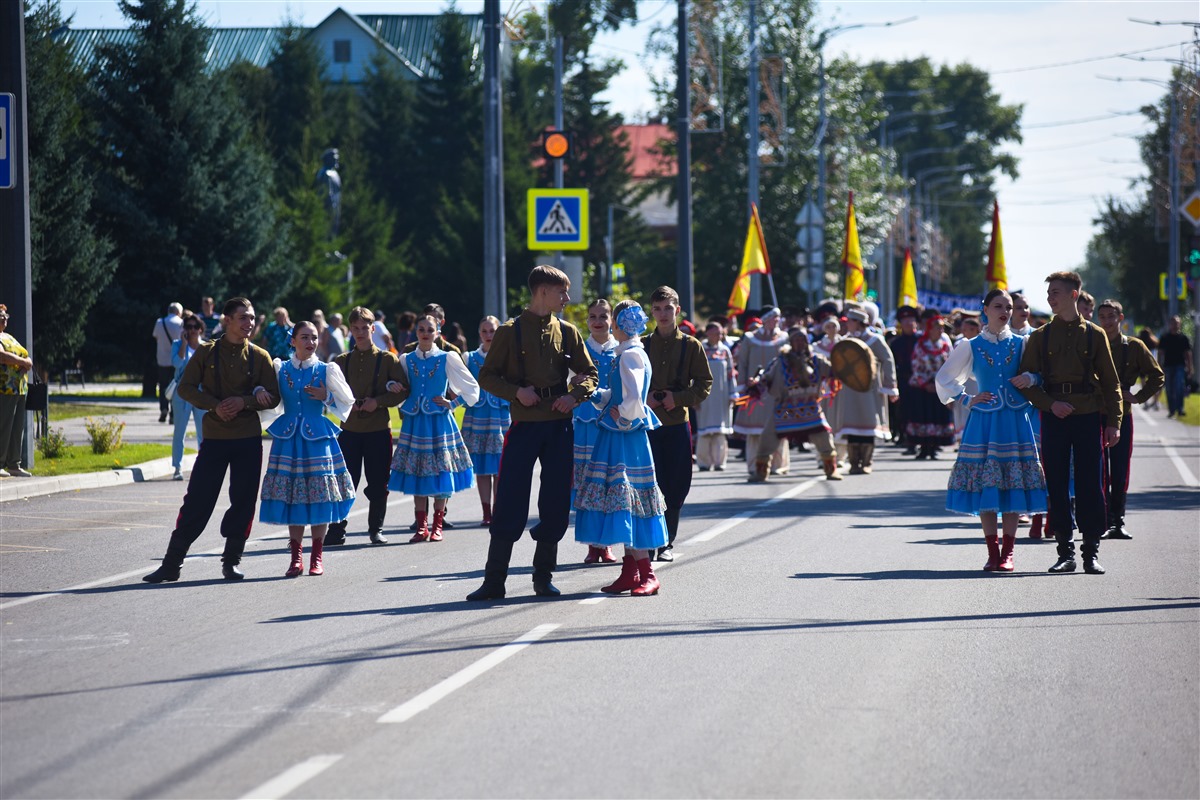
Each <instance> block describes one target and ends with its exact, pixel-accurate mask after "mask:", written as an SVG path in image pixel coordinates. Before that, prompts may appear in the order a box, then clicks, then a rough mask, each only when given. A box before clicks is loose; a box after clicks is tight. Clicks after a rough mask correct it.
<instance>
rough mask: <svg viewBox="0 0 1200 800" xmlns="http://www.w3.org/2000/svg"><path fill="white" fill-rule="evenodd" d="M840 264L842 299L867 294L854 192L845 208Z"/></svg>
mask: <svg viewBox="0 0 1200 800" xmlns="http://www.w3.org/2000/svg"><path fill="white" fill-rule="evenodd" d="M842 266H844V267H845V268H846V291H845V293H844V299H846V300H861V299H862V298H863V297H865V296H866V294H867V278H866V274H865V273H864V272H863V263H862V248H861V247H859V244H858V223H857V222H856V221H855V219H854V192H851V193H850V205H849V206H848V207H847V208H846V243H845V244H844V245H842Z"/></svg>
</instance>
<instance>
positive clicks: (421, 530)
mask: <svg viewBox="0 0 1200 800" xmlns="http://www.w3.org/2000/svg"><path fill="white" fill-rule="evenodd" d="M415 513H416V515H417V532H416V533H414V534H413V535H412V538H411V539H409V540H408V541H409V543H410V544H415V543H416V542H427V541H429V528H428V527H427V526H426V524H425V521H426V519H428V512H426V511H417V512H415Z"/></svg>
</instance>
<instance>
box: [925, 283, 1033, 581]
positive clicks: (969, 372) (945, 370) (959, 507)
mask: <svg viewBox="0 0 1200 800" xmlns="http://www.w3.org/2000/svg"><path fill="white" fill-rule="evenodd" d="M983 311H984V313H983V316H984V318H985V319H986V320H987V322H986V327H984V329H983V331H982V332H981V333H980V334H979V335H978V336H976V337H975V338H974V339H969V340H964V341H961V342H959V343H958V346H957V347H955V349H954V352H952V353H951V354H950V358H949V359H947V360H946V363H945V364H943V365H942V368H941V369H939V370H938V373H937V392H938V397H939V398H940V399H941V400H942V402H944V403H949V402H951V401H954V400H958V401H959V402H961V403H963V404H965V405H967V406H968V407H969V408H970V409H971V413H970V415H968V417H967V425H966V429H965V430H964V431H963V438H962V444H961V445H959V448H958V460H957V461H956V462H955V463H954V469H953V470H951V472H950V484H949V489H948V490H947V492H946V508H947V509H949V510H950V511H957V512H959V513H962V514H972V515H975V516H978V517H979V518H980V521H981V523H982V525H983V537H984V541H985V542H986V543H987V551H988V560H987V563H986V564H984V566H983V568H984V570H986V571H988V572H993V571H1000V572H1012V571H1013V569H1014V567H1013V547H1014V545H1015V544H1016V536H1017V516H1018V515H1019V514H1038V513H1043V512H1045V510H1046V479H1045V476H1044V475H1043V473H1042V465H1041V461H1040V459H1039V458H1038V449H1037V443H1036V440H1035V438H1034V433H1033V426H1032V425H1031V424H1030V422H1029V401H1028V400H1026V399H1025V398H1024V397H1023V396H1022V395H1021V394H1020V393H1019V392H1017V391H1016V390H1017V389H1025V388H1028V387H1029V386H1032V385H1033V384H1034V383H1035V382H1036V380H1037V379H1036V378H1035V377H1034V376H1033V375H1031V374H1030V373H1027V372H1026V373H1020V374H1018V372H1019V369H1020V364H1021V355H1022V353H1023V351H1024V349H1025V342H1026V339H1025V338H1023V337H1020V336H1016V335H1014V334H1013V332H1012V331H1011V330H1010V329H1009V327H1008V320H1009V317H1010V316H1011V314H1012V299H1011V298H1010V297H1009V294H1008V292H1006V291H1004V290H1003V289H993V290H992V291H990V292H988V294H987V297H986V298H985V299H984V307H983ZM971 377H974V378H975V379H976V381H977V382H978V384H979V393H978V394H976V395H975V396H974V397H971V396H968V395H967V394H965V392H964V391H963V386H964V385H965V384H966V382H967V380H968V379H969V378H971ZM997 515H999V516H1000V517H1001V525H1002V529H1003V530H1002V532H1003V537H1004V540H1003V543H1001V542H1000V541H999V537H998V535H997V534H998V532H997V529H996V522H997V520H996V517H997Z"/></svg>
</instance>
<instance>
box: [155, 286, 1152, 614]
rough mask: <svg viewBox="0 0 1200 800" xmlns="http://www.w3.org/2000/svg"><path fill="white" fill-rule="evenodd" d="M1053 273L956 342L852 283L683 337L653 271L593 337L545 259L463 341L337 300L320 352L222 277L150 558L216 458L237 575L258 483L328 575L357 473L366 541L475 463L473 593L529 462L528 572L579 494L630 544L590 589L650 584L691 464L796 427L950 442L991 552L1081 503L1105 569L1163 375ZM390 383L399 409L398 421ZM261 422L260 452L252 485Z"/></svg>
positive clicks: (538, 579)
mask: <svg viewBox="0 0 1200 800" xmlns="http://www.w3.org/2000/svg"><path fill="white" fill-rule="evenodd" d="M1046 282H1047V286H1048V290H1047V301H1048V303H1049V305H1050V307H1051V309H1052V310H1053V312H1054V316H1053V318H1052V319H1051V321H1050V322H1048V323H1046V324H1045V325H1043V326H1041V327H1040V328H1037V329H1036V330H1034V329H1033V328H1032V327H1031V326H1030V325H1029V322H1028V320H1029V306H1028V303H1027V302H1026V301H1025V299H1024V298H1023V297H1021V296H1020V295H1017V294H1010V293H1008V292H1006V291H1003V290H994V291H992V292H990V293H988V295H987V296H986V297H985V298H984V299H983V302H982V306H981V313H980V314H979V315H978V319H974V318H971V319H968V320H964V321H963V325H962V333H961V335H960V336H959V338H958V340H957V342H954V341H952V340H951V338H950V337H949V336H948V334H947V328H946V326H945V324H944V320H943V319H942V317H941V315H940V314H939V313H938V312H936V311H933V310H925V311H924V312H920V311H919V310H918V309H913V308H903V309H901V310H900V311H899V312H898V314H897V330H896V332H895V334H894V335H892V336H890V337H885V336H884V335H883V332H882V330H881V328H880V326H879V320H878V311H877V310H876V309H874V308H873V307H872V306H871V305H870V304H862V305H859V304H850V303H847V304H843V305H840V306H837V305H833V304H829V305H828V306H822V307H821V308H820V309H818V314H817V317H816V319H813V320H809V321H807V322H809V323H810V324H796V325H791V326H789V327H788V329H786V330H784V329H781V326H780V323H781V322H784V321H785V320H784V319H783V315H782V313H781V312H780V310H779V309H775V308H770V309H766V310H764V312H763V313H762V314H761V316H760V317H757V318H754V319H752V320H749V321H748V323H747V332H746V333H745V335H744V336H742V337H741V338H740V340H735V339H733V338H731V337H730V336H729V335H728V331H727V328H726V324H725V320H723V319H720V318H718V319H714V320H712V321H710V322H709V323H708V324H707V325H706V326H705V329H704V331H703V334H702V337H700V338H698V337H696V336H692V335H690V334H688V333H685V332H684V331H683V330H681V329H680V327H679V319H680V317H679V315H680V308H679V297H678V295H677V294H676V293H675V291H674V290H672V289H671V288H670V287H665V286H663V287H659V288H658V289H656V290H655V291H654V292H653V293H652V294H651V296H650V308H649V314H647V312H646V310H645V309H643V308H642V306H641V305H640V304H639V303H637V302H635V301H633V300H623V301H621V302H619V303H617V304H616V305H615V306H612V305H610V303H609V302H608V301H607V300H597V301H595V302H593V303H592V304H591V305H590V306H589V307H588V309H587V314H588V316H587V333H588V336H587V338H586V339H585V338H584V336H583V334H582V333H581V332H580V331H579V330H578V329H577V328H576V327H575V326H573V325H572V324H570V323H569V322H565V321H563V320H561V319H560V315H561V314H562V312H563V309H564V307H565V306H566V304H567V303H568V301H569V299H570V296H569V290H570V284H569V280H568V279H567V277H566V275H565V274H564V273H562V272H561V271H559V270H557V269H555V268H553V267H546V266H539V267H536V268H535V269H534V270H533V271H532V272H531V273H530V276H529V289H530V294H531V298H532V299H531V302H530V303H529V306H528V307H527V308H526V309H524V310H523V311H522V312H521V314H520V315H519V316H518V317H516V318H515V319H511V320H509V321H507V322H505V323H501V322H500V321H499V320H498V319H496V318H495V317H486V318H484V319H483V320H482V321H481V322H480V325H479V341H480V346H479V348H478V349H477V350H475V351H473V352H469V353H464V352H462V350H461V349H460V348H458V347H456V346H455V345H453V344H451V343H449V342H447V341H446V340H445V339H444V338H443V337H442V336H441V326H442V324H443V322H444V314H443V313H442V312H441V308H440V306H436V305H431V306H429V307H427V309H426V311H427V312H428V313H425V314H423V315H421V316H420V317H419V318H418V319H417V321H416V326H415V333H416V338H415V341H412V342H410V343H409V344H408V345H407V346H406V348H405V350H404V352H402V353H400V354H399V355H397V354H396V353H393V352H389V351H388V350H383V349H381V348H380V347H378V346H377V344H376V343H375V341H374V340H373V337H372V333H373V327H374V321H375V318H374V315H373V313H372V312H371V311H370V310H369V309H367V308H363V307H357V308H355V309H353V310H352V311H351V312H350V315H349V318H348V322H349V330H350V333H351V336H352V340H353V347H352V348H351V349H350V350H348V351H347V352H344V353H341V354H339V355H337V356H336V357H334V358H333V359H332V360H331V361H329V362H325V361H321V360H320V359H319V358H318V357H317V355H316V351H317V347H318V340H319V331H318V328H317V326H315V325H314V324H313V323H311V322H300V323H297V324H296V325H295V326H294V327H293V328H292V329H291V330H290V331H289V334H288V335H289V337H290V344H291V348H292V354H291V356H290V357H289V358H288V359H287V360H283V359H278V358H276V359H271V357H270V356H269V355H268V353H267V352H266V351H265V350H263V349H262V348H259V347H258V346H256V345H254V344H252V343H251V342H250V338H251V335H252V334H253V331H254V327H255V322H256V320H255V314H254V308H253V306H252V304H251V302H250V301H249V300H247V299H245V298H235V299H233V300H230V301H228V302H227V303H226V304H225V307H224V314H223V320H222V327H223V330H224V333H223V335H222V336H221V337H220V338H219V339H216V340H214V341H211V342H206V343H199V344H197V343H195V342H193V343H192V346H191V348H190V349H191V352H192V355H191V357H190V358H189V359H188V360H187V362H186V365H185V366H184V367H183V368H182V370H181V371H180V373H179V375H178V380H177V389H176V392H177V394H178V396H179V397H180V398H181V399H182V400H183V401H185V402H187V403H189V404H191V405H192V406H194V407H195V408H197V409H201V410H202V411H204V412H205V413H204V415H203V417H202V425H203V444H202V446H201V448H200V452H199V455H198V456H197V458H196V462H195V465H194V467H193V470H192V474H191V478H190V481H189V483H188V488H187V493H186V495H185V497H184V501H183V506H182V508H181V510H180V513H179V517H178V520H177V523H176V527H175V530H174V531H173V532H172V534H171V537H170V541H169V543H168V547H167V552H166V555H165V557H164V558H163V560H162V565H161V566H160V567H159V568H158V569H156V570H155V571H154V572H153V573H151V574H149V575H147V576H145V578H144V579H143V580H145V581H147V582H150V583H161V582H164V581H175V580H178V578H179V576H180V571H181V566H182V564H183V561H184V558H185V556H186V554H187V551H188V548H189V547H190V545H191V544H192V543H193V542H194V541H195V540H196V538H197V537H199V535H200V533H201V532H202V531H203V529H204V527H205V526H206V524H207V523H208V520H209V517H210V516H211V514H212V512H213V509H214V506H215V503H216V500H217V497H218V494H219V492H220V488H221V484H222V483H223V482H224V478H225V473H226V472H229V474H230V484H229V487H230V488H229V497H230V507H229V509H228V510H227V511H226V513H225V515H224V518H223V520H222V522H221V534H222V536H224V538H225V547H224V552H223V555H222V571H223V575H224V577H225V578H226V579H227V580H240V579H242V578H243V577H244V574H243V572H242V571H241V569H240V567H239V565H240V562H241V557H242V552H243V548H244V546H245V541H246V539H247V538H248V536H249V532H250V527H251V524H252V521H253V516H254V509H255V505H256V501H257V502H258V506H259V519H260V521H262V522H267V523H274V524H280V525H287V526H288V530H289V539H290V551H291V552H290V556H291V557H290V562H289V565H288V568H287V570H286V572H285V575H286V576H288V577H296V576H299V575H301V574H302V573H303V572H304V568H305V564H304V560H303V549H304V548H303V539H304V531H305V528H306V527H307V528H308V529H309V530H310V531H311V546H310V559H309V563H308V572H309V574H310V575H320V574H322V573H323V571H324V563H323V556H324V549H325V547H326V546H327V545H337V544H342V543H344V542H345V537H346V527H347V517H348V515H349V512H350V509H351V506H352V505H353V503H354V502H355V499H356V491H357V489H358V487H359V485H360V483H361V479H362V478H364V477H365V483H366V485H365V488H364V489H363V494H364V495H365V497H366V499H367V531H366V534H367V536H368V537H369V539H370V541H371V542H372V543H373V544H386V543H387V539H386V538H385V537H384V521H385V513H386V508H387V498H388V494H389V492H392V491H396V492H402V493H405V494H409V495H411V496H412V497H413V498H414V515H413V516H414V522H413V525H412V528H411V530H412V531H413V533H412V537H411V539H410V542H412V543H418V542H437V541H441V540H442V538H443V531H444V530H445V529H446V528H447V527H449V523H447V522H446V511H447V504H448V501H449V500H450V498H451V497H452V496H453V495H455V494H457V493H460V492H464V491H466V490H469V489H470V488H471V487H472V486H476V487H478V492H479V498H480V505H481V511H482V517H483V522H484V525H485V526H487V527H488V529H489V532H490V541H489V546H488V552H487V558H486V563H485V567H484V580H483V584H482V585H481V586H480V587H479V588H478V589H477V590H475V591H474V592H472V593H471V594H470V595H468V597H467V599H468V600H473V601H482V600H494V599H499V598H503V597H504V596H505V592H506V579H507V576H508V570H509V564H510V561H511V557H512V549H513V545H514V544H515V543H516V542H517V541H518V540H519V539H520V538H521V536H522V535H523V534H524V532H525V530H526V527H527V526H528V523H529V502H530V499H531V492H532V483H533V475H534V469H535V466H539V465H540V480H539V490H538V522H537V524H536V525H534V526H533V527H532V528H530V529H529V532H530V535H531V537H532V539H533V540H534V542H535V552H534V556H533V589H534V592H535V594H537V595H539V596H544V597H554V596H558V595H559V594H560V592H559V590H558V589H557V588H556V587H555V586H554V584H553V582H552V578H553V572H554V570H555V569H556V568H557V564H558V545H559V542H560V541H561V540H562V539H563V538H564V536H565V535H566V532H567V529H568V527H570V521H571V512H572V511H574V515H575V517H574V537H575V540H576V542H578V543H579V544H581V545H585V546H586V548H587V552H586V555H585V556H584V557H583V560H584V561H585V562H586V563H589V564H591V563H615V562H616V561H617V554H616V553H615V551H614V548H617V547H620V548H621V549H622V551H623V552H622V553H621V570H620V574H619V576H618V577H617V579H616V580H615V581H614V582H613V583H612V584H610V585H608V586H605V587H603V591H604V592H607V593H612V594H618V593H622V592H630V593H631V594H632V595H635V596H641V595H654V594H657V593H658V591H659V589H660V582H659V579H658V576H657V575H656V574H655V573H654V567H653V564H654V562H655V561H660V562H661V561H671V560H673V559H674V554H673V550H672V547H673V543H674V541H675V537H676V535H677V533H678V529H679V518H680V513H681V510H682V508H683V505H684V502H685V500H686V498H687V496H688V493H689V491H690V488H691V481H692V474H693V468H696V469H699V470H700V471H709V470H714V471H721V470H724V469H725V468H726V466H727V463H728V461H729V441H730V438H731V436H732V437H733V438H735V439H737V440H740V441H742V442H744V457H745V463H746V469H747V480H749V481H750V482H754V483H762V482H766V481H768V480H769V479H770V476H771V475H780V474H786V473H787V472H788V471H789V470H790V468H791V464H790V458H791V447H792V445H796V444H799V445H800V447H801V450H802V451H804V450H807V446H806V444H805V443H808V444H811V445H812V446H813V448H814V449H815V451H816V456H817V458H818V461H819V464H820V466H821V468H822V470H823V471H824V474H825V477H826V478H827V479H828V480H842V479H843V475H842V470H843V469H848V473H849V474H850V475H865V474H868V473H870V472H871V471H872V469H873V465H874V454H875V448H876V445H877V443H879V442H880V441H887V440H891V441H893V442H894V443H896V444H898V445H901V446H904V447H906V448H907V449H906V450H905V451H904V452H905V453H906V454H907V455H911V456H915V458H916V459H918V460H925V459H936V458H938V456H939V453H940V452H941V451H942V449H943V448H946V447H948V446H950V445H953V444H954V443H955V442H956V441H957V442H958V448H957V459H956V461H955V463H954V466H953V468H952V470H951V473H950V478H949V486H948V489H947V495H946V508H947V509H949V510H951V511H955V512H960V513H964V514H970V515H974V516H977V517H979V518H980V521H981V525H982V528H983V535H984V541H985V543H986V546H987V552H988V557H987V562H986V564H985V566H984V569H985V570H988V571H1000V572H1011V571H1013V570H1014V569H1015V567H1014V558H1013V555H1014V554H1013V551H1014V546H1015V541H1016V535H1017V530H1018V525H1019V524H1020V522H1021V521H1022V518H1025V519H1029V520H1030V521H1031V525H1030V531H1029V535H1030V536H1031V537H1032V538H1041V537H1042V536H1043V535H1045V536H1047V537H1050V536H1053V537H1054V538H1055V539H1056V541H1057V545H1058V560H1057V562H1056V563H1055V564H1054V566H1052V567H1051V568H1050V571H1051V572H1072V571H1074V570H1075V569H1076V563H1075V557H1074V556H1075V543H1074V530H1075V528H1076V526H1078V528H1079V530H1080V532H1081V534H1082V540H1083V544H1082V557H1083V568H1084V571H1085V572H1088V573H1092V574H1102V573H1103V572H1104V571H1105V570H1104V568H1103V567H1102V566H1101V565H1100V563H1099V561H1098V553H1099V543H1100V540H1101V538H1131V534H1130V533H1129V531H1128V529H1127V528H1126V526H1125V493H1126V490H1127V488H1128V481H1129V457H1130V451H1131V447H1132V436H1133V424H1132V420H1131V418H1130V406H1131V404H1132V403H1142V402H1146V401H1148V400H1150V399H1152V398H1154V397H1156V396H1157V394H1158V392H1159V391H1160V390H1161V388H1162V386H1163V382H1164V378H1163V371H1162V369H1160V368H1159V366H1158V364H1157V362H1156V361H1155V360H1154V357H1153V356H1152V355H1151V354H1150V352H1149V350H1148V349H1147V348H1146V346H1145V345H1144V344H1143V343H1142V341H1141V340H1140V339H1137V338H1131V337H1127V336H1124V335H1122V333H1121V322H1122V321H1123V316H1122V309H1121V306H1120V304H1119V303H1117V302H1116V301H1112V300H1106V301H1104V302H1103V303H1101V304H1100V306H1099V309H1098V311H1097V320H1098V322H1099V323H1100V324H1099V325H1095V324H1093V323H1091V322H1090V321H1088V319H1087V318H1085V314H1084V313H1081V311H1082V310H1086V315H1087V316H1089V317H1090V315H1091V312H1092V310H1093V308H1092V307H1091V306H1092V304H1093V302H1094V301H1092V300H1091V298H1090V297H1085V298H1084V300H1082V301H1081V281H1080V278H1079V276H1078V275H1076V274H1075V273H1070V272H1056V273H1054V274H1052V275H1050V276H1049V277H1048V278H1047V279H1046ZM822 312H828V313H822ZM651 318H653V320H654V323H655V325H654V329H653V331H651V332H649V333H647V328H648V323H649V321H650V319H651ZM859 370H861V374H858V375H857V376H856V377H854V378H853V379H852V378H851V375H850V373H851V372H855V371H859ZM1135 386H1140V388H1139V389H1138V391H1137V392H1136V393H1134V389H1135ZM460 406H461V407H463V416H462V427H461V429H460V427H459V424H458V423H457V422H456V420H455V415H454V412H455V410H456V409H457V408H459V407H460ZM392 408H396V409H397V410H398V412H399V415H400V417H401V420H402V424H401V428H400V432H399V434H398V435H397V436H396V437H395V438H393V436H392V431H391V416H390V415H391V411H390V409H392ZM330 417H332V418H335V419H337V420H339V421H340V426H339V425H337V424H335V423H333V422H331V421H330ZM264 422H266V423H267V430H268V432H269V433H270V434H271V451H270V455H269V459H268V462H267V470H266V472H265V475H264V477H263V478H262V481H261V492H260V491H259V486H260V484H259V474H260V473H261V471H262V470H261V467H262V457H263V444H262V436H261V433H262V427H261V425H262V424H263V423H264ZM735 434H740V436H734V435H735ZM431 499H432V503H431V502H430V500H431ZM1043 518H1044V519H1045V523H1044V525H1043ZM1043 530H1044V534H1043Z"/></svg>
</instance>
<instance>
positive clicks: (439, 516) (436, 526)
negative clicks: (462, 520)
mask: <svg viewBox="0 0 1200 800" xmlns="http://www.w3.org/2000/svg"><path fill="white" fill-rule="evenodd" d="M445 520H446V509H444V508H443V509H439V510H436V511H434V512H433V527H432V528H431V529H430V530H429V541H431V542H440V541H441V540H442V523H443V522H444V521H445Z"/></svg>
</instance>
